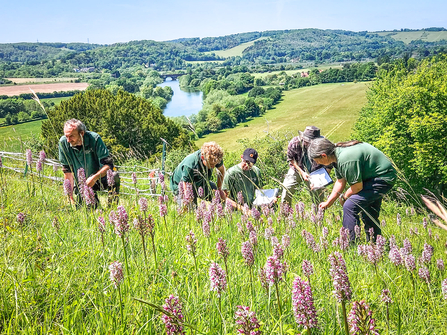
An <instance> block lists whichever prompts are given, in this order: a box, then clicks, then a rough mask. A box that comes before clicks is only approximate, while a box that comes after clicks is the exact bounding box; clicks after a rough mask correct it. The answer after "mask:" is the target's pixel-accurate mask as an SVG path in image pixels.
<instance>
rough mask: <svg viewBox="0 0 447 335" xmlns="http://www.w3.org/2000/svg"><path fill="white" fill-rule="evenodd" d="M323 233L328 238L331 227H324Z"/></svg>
mask: <svg viewBox="0 0 447 335" xmlns="http://www.w3.org/2000/svg"><path fill="white" fill-rule="evenodd" d="M356 227H357V226H356ZM321 233H322V235H323V238H326V237H327V236H328V234H329V229H328V228H327V227H323V229H322V231H321Z"/></svg>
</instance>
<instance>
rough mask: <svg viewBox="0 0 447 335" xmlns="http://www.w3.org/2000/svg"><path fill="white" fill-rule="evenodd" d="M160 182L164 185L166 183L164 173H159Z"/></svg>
mask: <svg viewBox="0 0 447 335" xmlns="http://www.w3.org/2000/svg"><path fill="white" fill-rule="evenodd" d="M158 180H159V182H160V183H163V182H164V181H165V175H164V174H163V173H159V174H158Z"/></svg>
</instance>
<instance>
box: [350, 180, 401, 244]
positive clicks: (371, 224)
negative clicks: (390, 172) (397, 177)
mask: <svg viewBox="0 0 447 335" xmlns="http://www.w3.org/2000/svg"><path fill="white" fill-rule="evenodd" d="M392 187H393V185H392V184H388V183H387V182H385V181H383V180H382V179H380V178H371V179H367V180H364V181H363V189H362V190H361V191H360V192H359V193H357V194H353V195H352V196H350V197H349V198H348V200H346V202H345V203H344V205H343V227H345V228H347V229H349V234H350V238H351V241H354V240H355V232H354V227H355V226H358V225H360V214H361V216H362V221H363V223H364V224H365V232H366V239H367V240H368V241H369V239H370V236H369V229H370V228H373V229H374V236H377V235H381V233H382V231H381V229H380V223H379V214H380V207H381V205H382V199H383V196H384V195H385V194H386V193H388V192H389V191H390V190H391V188H392Z"/></svg>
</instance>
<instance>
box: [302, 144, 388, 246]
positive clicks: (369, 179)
mask: <svg viewBox="0 0 447 335" xmlns="http://www.w3.org/2000/svg"><path fill="white" fill-rule="evenodd" d="M308 154H309V158H310V159H313V160H315V162H317V163H318V164H323V165H329V164H331V163H336V165H335V176H336V177H337V181H336V182H335V185H334V188H333V189H332V193H331V195H330V196H329V198H328V199H327V200H326V201H324V202H322V203H320V205H319V208H320V209H323V210H324V209H326V208H329V207H331V206H332V205H333V204H334V202H335V201H336V200H337V199H339V201H340V204H341V205H342V206H343V227H345V228H347V229H349V233H350V238H351V241H354V239H355V231H354V228H355V226H359V225H360V218H359V214H360V213H362V220H363V223H364V224H365V232H366V237H367V240H369V239H370V236H369V229H370V228H373V230H374V237H375V236H377V235H381V229H380V225H379V214H380V207H381V205H382V199H383V197H384V195H385V194H387V193H388V192H389V191H390V190H391V188H392V187H393V185H394V183H395V182H396V177H397V172H396V169H395V168H394V166H393V164H392V163H391V161H390V160H389V159H388V157H386V156H385V154H384V153H383V152H381V151H380V150H379V149H377V148H375V147H373V146H372V145H370V144H368V143H362V142H359V141H349V142H341V143H337V144H333V143H332V142H331V141H329V140H327V139H325V138H318V139H315V140H313V141H312V142H311V144H310V146H309V149H308ZM346 184H349V188H348V189H347V190H346V192H345V193H343V191H344V189H345V187H346ZM373 240H374V238H373Z"/></svg>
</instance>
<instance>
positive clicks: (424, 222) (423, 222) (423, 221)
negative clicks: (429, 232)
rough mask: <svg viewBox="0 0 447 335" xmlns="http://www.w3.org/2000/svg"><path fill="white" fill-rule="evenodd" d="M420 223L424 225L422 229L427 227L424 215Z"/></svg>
mask: <svg viewBox="0 0 447 335" xmlns="http://www.w3.org/2000/svg"><path fill="white" fill-rule="evenodd" d="M422 225H423V226H424V229H427V226H428V222H427V218H426V217H424V218H423V219H422Z"/></svg>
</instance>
